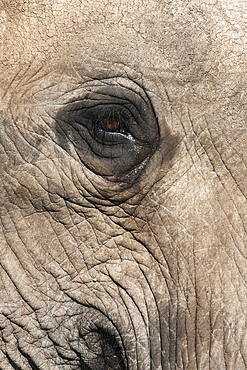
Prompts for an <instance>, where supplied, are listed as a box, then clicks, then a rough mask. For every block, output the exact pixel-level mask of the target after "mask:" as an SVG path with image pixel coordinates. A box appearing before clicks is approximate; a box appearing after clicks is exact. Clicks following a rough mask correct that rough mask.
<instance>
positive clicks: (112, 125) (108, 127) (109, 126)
mask: <svg viewBox="0 0 247 370" xmlns="http://www.w3.org/2000/svg"><path fill="white" fill-rule="evenodd" d="M100 126H101V127H102V129H103V130H105V131H110V132H114V131H116V130H117V129H119V127H120V123H119V121H118V120H112V121H111V120H109V119H105V120H103V121H102V122H101V125H100Z"/></svg>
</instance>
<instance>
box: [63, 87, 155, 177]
mask: <svg viewBox="0 0 247 370" xmlns="http://www.w3.org/2000/svg"><path fill="white" fill-rule="evenodd" d="M56 123H57V125H56V130H57V133H58V137H59V138H60V145H61V146H62V147H63V148H64V149H65V150H67V151H68V152H69V153H71V154H72V152H73V153H75V152H76V155H77V158H78V159H79V160H80V161H81V162H82V163H83V164H85V165H86V166H87V167H88V168H89V169H90V170H92V171H93V172H95V173H97V174H98V175H101V176H104V177H107V178H108V179H110V180H113V181H120V182H122V181H123V179H126V178H127V179H130V178H131V176H130V173H134V172H135V173H136V172H137V170H138V168H143V163H144V162H146V161H147V160H148V159H149V158H150V157H151V155H152V154H153V153H154V151H155V149H156V148H157V145H158V141H159V127H158V123H157V120H156V117H155V114H154V110H153V108H152V105H151V102H150V100H149V98H148V96H147V95H146V93H145V91H144V90H142V89H141V88H140V87H139V86H138V85H134V86H132V87H131V88H127V87H124V86H121V85H118V84H116V83H115V82H114V83H113V84H112V85H111V83H110V82H107V84H106V85H103V84H102V83H101V85H100V86H93V87H91V86H90V88H88V92H87V93H86V94H85V96H84V97H83V96H82V97H80V98H78V99H76V100H74V101H72V102H70V103H69V104H67V105H65V107H64V108H62V109H61V110H60V111H59V112H58V114H57V116H56ZM71 144H72V145H71ZM71 148H74V150H71ZM73 155H74V154H73ZM133 171H134V172H133ZM128 181H129V180H128Z"/></svg>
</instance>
